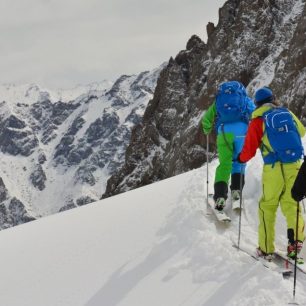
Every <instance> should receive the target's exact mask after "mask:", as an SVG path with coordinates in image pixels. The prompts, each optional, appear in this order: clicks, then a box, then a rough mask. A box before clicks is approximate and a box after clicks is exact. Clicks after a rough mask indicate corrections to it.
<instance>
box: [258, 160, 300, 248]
mask: <svg viewBox="0 0 306 306" xmlns="http://www.w3.org/2000/svg"><path fill="white" fill-rule="evenodd" d="M299 168H300V162H296V163H290V164H281V163H279V162H277V163H275V165H274V166H273V167H272V165H264V167H263V175H262V183H263V194H262V197H261V199H260V202H259V209H258V216H259V228H258V244H259V247H260V249H261V250H262V251H264V252H266V253H273V252H274V239H275V220H276V214H277V209H278V206H279V204H280V207H281V211H282V213H283V215H284V216H285V218H286V221H287V228H288V229H292V230H293V231H294V239H295V240H300V241H304V239H305V237H304V220H303V217H302V215H301V207H300V214H299V220H298V223H299V227H298V232H297V233H296V215H297V205H298V204H297V202H295V200H293V199H292V197H291V188H292V186H293V183H294V181H295V178H296V176H297V173H298V170H299Z"/></svg>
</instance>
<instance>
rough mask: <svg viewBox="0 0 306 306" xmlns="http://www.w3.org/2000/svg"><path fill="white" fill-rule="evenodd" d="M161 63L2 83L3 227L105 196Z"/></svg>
mask: <svg viewBox="0 0 306 306" xmlns="http://www.w3.org/2000/svg"><path fill="white" fill-rule="evenodd" d="M161 69H162V66H161V67H159V68H157V69H155V70H153V71H150V72H143V73H140V74H139V75H133V76H127V75H123V76H121V77H120V78H119V79H118V80H117V81H116V82H114V83H110V82H107V81H104V82H101V83H99V84H98V83H97V84H90V85H87V86H78V87H76V88H74V89H71V90H59V91H48V90H46V89H42V88H40V87H39V86H37V85H33V84H31V85H19V86H16V85H2V86H0V160H1V172H0V210H1V214H0V228H7V227H10V226H12V225H16V224H20V223H24V222H27V221H30V220H33V219H35V218H38V217H40V216H45V215H49V214H52V213H55V212H58V211H62V210H66V209H69V208H72V207H76V206H80V205H84V204H88V203H90V202H92V201H95V200H98V199H99V198H100V197H101V195H102V194H103V192H104V190H105V185H106V181H107V179H108V177H109V176H110V175H111V174H112V173H113V172H114V171H115V170H116V169H117V168H118V167H119V166H120V165H122V164H123V162H124V154H125V149H126V146H127V144H128V142H129V140H130V135H131V130H132V128H133V127H134V125H135V124H138V123H139V122H140V119H141V118H142V116H143V113H144V110H145V108H146V105H147V104H148V102H149V100H150V99H151V98H152V96H153V92H154V89H155V86H156V82H157V78H158V76H159V73H160V70H161Z"/></svg>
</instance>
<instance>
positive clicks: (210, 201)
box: [208, 194, 231, 223]
mask: <svg viewBox="0 0 306 306" xmlns="http://www.w3.org/2000/svg"><path fill="white" fill-rule="evenodd" d="M208 205H209V206H210V208H211V210H212V211H213V212H214V215H215V216H216V218H217V220H218V221H219V222H223V223H229V222H231V218H230V217H229V216H228V215H227V214H226V213H225V212H224V211H220V210H218V209H215V201H214V199H213V195H212V194H209V195H208Z"/></svg>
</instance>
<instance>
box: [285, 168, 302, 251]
mask: <svg viewBox="0 0 306 306" xmlns="http://www.w3.org/2000/svg"><path fill="white" fill-rule="evenodd" d="M299 167H300V163H299V162H297V163H291V164H284V165H282V172H283V175H284V178H285V190H284V192H283V194H282V195H281V198H280V204H281V210H282V213H283V215H284V216H285V218H286V221H287V228H288V231H287V232H288V242H289V244H291V245H294V244H295V241H297V240H298V241H301V242H303V241H304V239H305V235H304V226H305V223H304V219H303V216H302V210H301V207H300V206H299V216H298V218H299V220H298V223H299V224H298V225H299V226H298V231H297V233H296V216H297V207H298V206H297V205H299V203H298V202H296V201H295V200H294V199H293V198H292V197H291V188H292V186H293V184H294V181H295V179H296V176H297V173H298V171H299Z"/></svg>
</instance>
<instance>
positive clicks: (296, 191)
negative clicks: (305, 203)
mask: <svg viewBox="0 0 306 306" xmlns="http://www.w3.org/2000/svg"><path fill="white" fill-rule="evenodd" d="M291 195H292V197H293V198H294V199H295V200H296V201H297V202H300V201H302V200H303V199H304V198H305V197H306V156H304V161H303V163H302V166H301V168H300V170H299V172H298V175H297V177H296V180H295V182H294V184H293V187H292V189H291Z"/></svg>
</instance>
